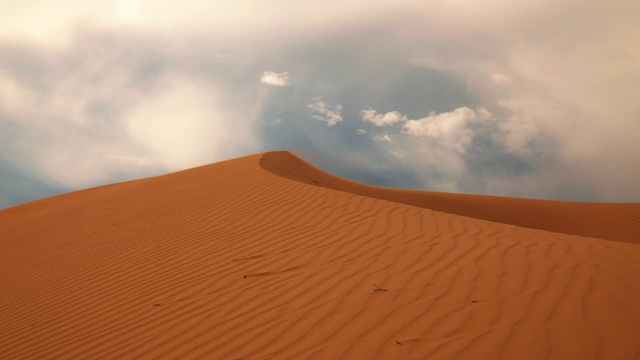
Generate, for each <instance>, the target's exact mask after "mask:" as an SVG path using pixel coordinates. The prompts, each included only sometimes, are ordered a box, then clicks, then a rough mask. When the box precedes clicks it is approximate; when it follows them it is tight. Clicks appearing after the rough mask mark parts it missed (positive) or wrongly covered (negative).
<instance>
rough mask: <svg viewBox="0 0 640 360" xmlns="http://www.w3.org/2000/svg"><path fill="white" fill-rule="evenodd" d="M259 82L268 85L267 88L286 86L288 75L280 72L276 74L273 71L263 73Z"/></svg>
mask: <svg viewBox="0 0 640 360" xmlns="http://www.w3.org/2000/svg"><path fill="white" fill-rule="evenodd" d="M260 82H261V83H263V84H265V85H269V86H278V87H282V86H288V85H289V73H288V72H286V71H285V72H281V73H277V72H274V71H265V72H263V73H262V76H261V77H260Z"/></svg>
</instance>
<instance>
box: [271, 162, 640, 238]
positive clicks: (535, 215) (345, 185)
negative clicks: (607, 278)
mask: <svg viewBox="0 0 640 360" xmlns="http://www.w3.org/2000/svg"><path fill="white" fill-rule="evenodd" d="M260 166H262V168H264V169H265V170H267V171H270V172H272V173H274V174H276V175H279V176H283V177H286V178H289V179H291V180H295V181H299V182H303V183H308V184H313V185H317V186H323V187H326V188H330V189H334V190H340V191H345V192H349V193H352V194H358V195H363V196H368V197H373V198H377V199H382V200H387V201H393V202H398V203H402V204H407V205H412V206H418V207H421V208H425V209H431V210H436V211H442V212H446V213H450V214H456V215H462V216H468V217H473V218H477V219H483V220H488V221H494V222H499V223H504V224H510V225H516V226H522V227H528V228H533V229H540V230H546V231H553V232H559V233H564V234H571V235H579V236H585V237H592V238H598V239H605V240H615V241H623V242H630V243H640V204H637V203H633V204H631V203H630V204H604V203H586V202H584V203H583V202H568V201H554V200H538V199H525V198H512V197H503V196H488V195H472V194H456V193H443V192H434V191H419V190H406V189H392V188H383V187H378V186H372V185H367V184H362V183H358V182H355V181H351V180H348V179H344V178H341V177H338V176H335V175H332V174H329V173H326V172H324V171H322V170H320V169H318V168H316V167H314V166H313V165H311V164H309V163H307V162H305V161H304V160H302V159H301V158H299V157H297V156H296V155H294V154H293V153H291V152H289V151H274V152H269V153H266V154H264V155H263V157H262V159H261V160H260Z"/></svg>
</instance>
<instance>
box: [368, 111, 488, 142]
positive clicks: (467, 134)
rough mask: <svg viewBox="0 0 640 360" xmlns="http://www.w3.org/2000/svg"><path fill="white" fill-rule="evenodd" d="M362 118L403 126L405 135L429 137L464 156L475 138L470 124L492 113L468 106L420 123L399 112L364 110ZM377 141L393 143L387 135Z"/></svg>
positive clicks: (428, 117)
mask: <svg viewBox="0 0 640 360" xmlns="http://www.w3.org/2000/svg"><path fill="white" fill-rule="evenodd" d="M360 116H361V118H362V120H363V121H367V122H371V123H373V124H374V125H376V126H390V125H393V124H396V123H401V124H402V129H403V130H404V132H405V133H406V134H409V135H412V136H419V137H426V138H430V139H432V140H434V141H436V142H437V143H439V144H440V145H442V146H444V147H446V148H450V149H455V150H456V151H458V152H461V153H462V152H465V148H466V147H467V146H469V144H470V143H471V140H472V139H473V136H474V134H473V130H472V129H470V124H471V123H473V122H477V121H480V120H486V119H487V118H489V117H490V116H491V113H489V112H488V111H487V110H486V109H484V108H479V109H478V110H476V111H474V110H472V109H469V108H468V107H466V106H465V107H460V108H457V109H455V110H452V111H450V112H443V113H439V114H436V113H435V112H431V113H430V114H429V116H427V117H424V118H421V119H417V120H411V119H408V118H407V116H406V115H402V114H401V113H399V112H397V111H391V112H388V113H386V114H381V113H377V112H376V111H375V110H374V109H368V110H362V111H361V112H360ZM374 140H384V141H391V138H389V136H388V135H386V134H385V135H384V136H376V137H374Z"/></svg>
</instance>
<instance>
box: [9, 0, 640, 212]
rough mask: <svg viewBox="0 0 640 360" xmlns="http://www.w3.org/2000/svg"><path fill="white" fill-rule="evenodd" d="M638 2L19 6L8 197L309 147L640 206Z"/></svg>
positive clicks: (444, 177)
mask: <svg viewBox="0 0 640 360" xmlns="http://www.w3.org/2000/svg"><path fill="white" fill-rule="evenodd" d="M639 18H640V2H638V1H636V0H613V1H607V2H603V1H593V0H582V1H578V0H563V1H551V0H540V1H535V2H530V3H523V2H515V1H507V0H487V1H483V2H478V1H471V0H438V1H435V0H433V1H432V0H420V1H416V0H395V1H380V0H367V1H364V0H348V1H345V0H341V1H336V0H324V1H294V0H272V1H261V0H210V1H195V0H186V1H185V0H182V1H170V0H155V1H151V0H130V1H113V0H109V1H105V0H97V1H92V2H87V1H64V0H63V1H48V0H43V1H37V0H20V1H15V0H4V1H2V3H0V208H6V207H9V206H13V205H16V204H20V203H23V202H26V201H31V200H35V199H38V198H42V197H46V196H50V195H54V194H59V193H63V192H68V191H73V190H77V189H82V188H87V187H93V186H98V185H103V184H109V183H113V182H120V181H125V180H131V179H138V178H142V177H148V176H154V175H159V174H165V173H169V172H173V171H178V170H182V169H187V168H191V167H195V166H199V165H205V164H209V163H213V162H217V161H221V160H226V159H230V158H235V157H240V156H244V155H249V154H253V153H258V152H263V151H269V150H275V149H290V150H295V151H297V152H298V153H299V154H301V155H302V156H303V157H304V158H305V159H307V160H308V161H310V162H311V163H313V164H315V165H316V166H319V167H321V168H322V169H324V170H327V171H330V172H333V173H336V174H338V175H340V176H344V177H348V178H351V179H354V180H357V181H362V182H366V183H370V184H374V185H381V186H391V187H404V188H413V189H425V190H435V191H449V192H464V193H477V194H494V195H506V196H518V197H533V198H546V199H557V200H573V201H598V202H640V141H639V140H640V98H639V95H638V94H640V46H638V44H640V22H638V21H637V19H639Z"/></svg>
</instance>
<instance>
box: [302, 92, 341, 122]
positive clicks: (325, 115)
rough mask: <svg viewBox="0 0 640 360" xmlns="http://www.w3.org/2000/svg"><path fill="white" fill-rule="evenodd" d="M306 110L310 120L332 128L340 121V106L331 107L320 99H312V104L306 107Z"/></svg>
mask: <svg viewBox="0 0 640 360" xmlns="http://www.w3.org/2000/svg"><path fill="white" fill-rule="evenodd" d="M307 109H309V112H310V113H311V118H312V119H314V120H318V121H322V122H325V123H326V124H327V126H334V125H335V124H337V123H339V122H340V121H342V115H341V114H342V105H340V104H335V105H333V106H331V105H330V104H328V103H326V102H324V101H323V100H322V98H320V97H316V98H314V99H313V102H312V103H310V104H309V105H307Z"/></svg>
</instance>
